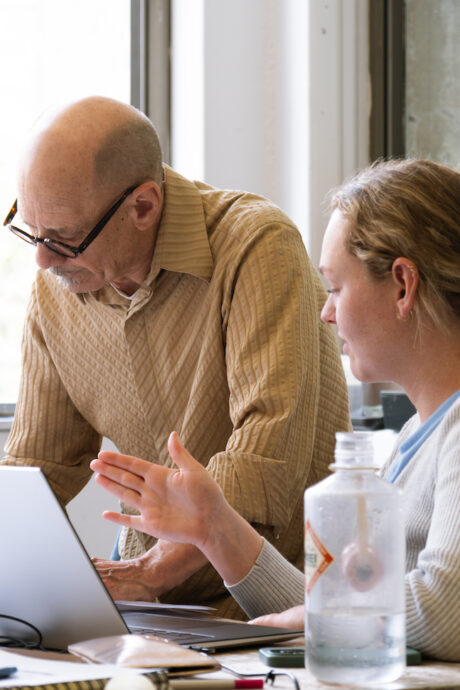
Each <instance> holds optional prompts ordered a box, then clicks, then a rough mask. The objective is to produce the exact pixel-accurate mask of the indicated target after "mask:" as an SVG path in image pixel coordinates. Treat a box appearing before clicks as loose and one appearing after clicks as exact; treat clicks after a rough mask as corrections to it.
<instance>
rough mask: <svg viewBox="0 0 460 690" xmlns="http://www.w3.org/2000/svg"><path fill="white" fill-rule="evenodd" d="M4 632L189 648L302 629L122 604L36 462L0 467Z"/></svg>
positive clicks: (52, 641)
mask: <svg viewBox="0 0 460 690" xmlns="http://www.w3.org/2000/svg"><path fill="white" fill-rule="evenodd" d="M0 548H1V554H2V557H1V567H0V637H8V638H13V639H16V640H21V641H23V640H25V641H27V642H31V643H34V642H38V638H39V634H41V636H42V643H41V644H42V645H43V646H44V647H46V648H49V649H59V650H60V649H67V647H68V645H70V644H73V643H75V642H79V641H83V640H87V639H92V638H96V637H106V636H109V635H123V634H127V633H136V632H142V633H149V634H155V635H159V636H160V637H164V638H167V639H172V640H174V641H176V642H178V643H179V644H181V645H182V646H184V647H190V648H194V649H199V650H206V651H208V652H212V651H214V650H218V649H222V648H232V647H240V646H257V645H259V644H260V645H262V644H263V645H270V644H272V643H274V642H277V641H281V640H286V639H292V638H294V637H298V636H299V634H300V633H299V631H298V630H288V629H285V628H272V627H269V626H259V625H249V624H248V623H242V622H238V621H230V620H227V619H217V618H212V617H211V616H210V615H209V613H208V614H206V613H203V612H202V611H201V610H200V607H197V608H196V609H194V608H193V607H184V609H180V614H178V611H177V607H176V608H174V607H172V608H168V607H165V606H164V605H163V606H160V607H159V609H158V612H154V613H152V612H150V609H147V611H146V610H143V609H142V606H139V605H135V604H133V607H132V608H130V606H128V605H126V602H124V604H123V605H120V608H118V607H117V605H116V602H114V601H113V600H112V598H111V596H110V594H109V592H108V590H107V589H106V587H105V585H104V584H103V582H102V580H101V578H100V577H99V575H98V573H97V571H96V568H95V567H94V565H93V563H92V562H91V559H90V558H89V556H88V554H87V553H86V551H85V548H84V546H83V544H82V543H81V541H80V539H79V538H78V536H77V534H76V532H75V530H74V528H73V527H72V524H71V522H70V521H69V519H68V517H67V513H66V512H65V510H64V509H63V508H62V507H61V505H60V504H59V501H58V500H57V498H56V496H55V494H54V493H53V490H52V489H51V486H50V485H49V483H48V481H47V479H46V477H45V475H44V473H43V472H42V471H41V469H39V468H37V467H14V466H0Z"/></svg>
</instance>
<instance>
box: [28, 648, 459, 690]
mask: <svg viewBox="0 0 460 690" xmlns="http://www.w3.org/2000/svg"><path fill="white" fill-rule="evenodd" d="M303 643H304V640H303V638H296V639H295V640H290V641H289V642H285V643H283V644H282V645H280V646H294V647H299V646H301V645H303ZM16 651H17V652H18V653H20V652H19V650H16ZM22 653H23V654H27V655H29V654H33V655H34V656H38V657H39V658H50V659H55V660H56V659H58V660H60V661H63V660H66V658H67V659H68V660H69V661H76V660H77V659H76V658H75V657H72V656H71V655H56V654H52V653H50V654H48V653H46V652H32V653H31V652H29V653H28V652H22ZM213 658H216V659H217V660H218V661H219V662H220V663H222V664H224V665H225V666H229V667H231V668H232V669H233V670H235V671H238V672H240V673H251V674H255V673H257V674H258V677H261V678H263V677H265V676H266V675H267V673H268V672H269V671H270V670H271V669H270V668H269V667H268V666H266V665H265V664H264V663H263V662H261V661H260V660H259V656H258V650H257V649H248V648H246V649H243V650H240V651H237V650H234V651H232V652H226V653H219V654H216V655H213ZM272 670H273V671H274V672H275V673H280V674H282V673H285V672H288V673H290V674H292V675H293V676H294V677H295V678H296V679H297V681H298V686H299V688H300V690H332V689H334V690H356V687H357V686H355V685H331V684H328V683H321V682H320V681H318V680H316V679H315V678H313V676H312V675H311V674H310V673H309V671H308V670H307V669H304V668H275V669H272ZM236 677H237V676H232V675H230V674H229V672H227V671H226V670H225V669H222V670H220V671H216V672H213V673H206V674H202V675H200V676H199V678H201V679H202V680H203V681H204V683H205V684H206V687H207V688H208V689H210V688H211V689H212V685H210V683H209V681H211V679H222V678H225V679H229V678H232V679H233V678H236ZM194 678H197V676H194ZM265 688H266V690H271V688H273V690H294V688H295V686H294V683H293V681H292V679H290V678H289V677H288V676H286V675H279V676H278V675H277V676H276V677H275V679H274V684H273V685H272V684H271V683H269V682H268V683H266V684H265ZM367 688H368V690H437V689H438V688H444V689H447V688H450V689H457V690H460V663H458V664H451V663H441V662H435V661H433V662H428V661H427V662H423V663H422V664H420V665H419V666H408V667H407V669H406V672H405V674H404V675H403V676H402V677H401V678H400V679H399V680H397V681H395V682H393V683H385V684H380V685H373V686H372V687H371V688H370V686H367Z"/></svg>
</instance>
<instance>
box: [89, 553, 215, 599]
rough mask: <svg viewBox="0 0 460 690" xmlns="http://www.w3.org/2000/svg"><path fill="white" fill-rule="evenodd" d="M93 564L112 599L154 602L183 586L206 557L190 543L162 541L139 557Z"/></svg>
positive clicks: (100, 560) (98, 560) (95, 560)
mask: <svg viewBox="0 0 460 690" xmlns="http://www.w3.org/2000/svg"><path fill="white" fill-rule="evenodd" d="M93 563H94V565H95V566H96V569H97V571H98V573H99V575H100V576H101V577H102V580H103V581H104V584H105V586H106V587H107V589H108V590H109V592H110V594H111V596H112V599H121V600H127V601H154V600H155V599H156V597H158V596H160V594H163V592H167V591H168V590H170V589H172V588H173V587H175V586H176V585H179V584H181V583H182V582H183V581H184V580H185V579H186V578H187V577H190V575H193V573H195V572H196V571H197V570H198V569H199V568H201V566H202V565H204V564H205V563H206V558H205V557H204V556H203V554H202V553H201V552H200V551H199V550H198V549H196V548H195V547H194V546H191V545H190V544H172V543H170V542H165V541H159V542H157V544H156V545H155V546H154V547H153V548H151V549H150V550H149V551H147V552H146V553H145V554H143V555H142V556H140V557H139V558H132V559H131V560H127V561H106V560H103V559H102V558H94V559H93Z"/></svg>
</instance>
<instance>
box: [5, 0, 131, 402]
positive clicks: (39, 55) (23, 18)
mask: <svg viewBox="0 0 460 690" xmlns="http://www.w3.org/2000/svg"><path fill="white" fill-rule="evenodd" d="M130 12H131V3H130V1H129V0H98V2H94V0H79V1H78V2H74V1H73V0H41V1H40V2H36V0H2V2H1V3H0V26H2V28H3V30H2V40H1V41H0V64H1V65H2V70H1V71H0V91H1V93H2V108H1V110H0V147H1V157H0V212H1V214H2V216H1V219H2V222H3V218H4V217H5V216H6V214H7V212H8V210H9V208H10V206H11V204H12V202H13V201H14V199H15V197H16V168H17V163H18V156H19V153H20V149H21V142H22V141H23V139H24V136H25V135H26V134H27V132H28V130H29V129H30V128H31V126H32V125H33V123H34V121H35V120H36V118H37V117H38V116H39V115H40V114H41V113H42V112H43V111H44V110H45V109H46V108H48V107H50V106H53V105H56V104H58V103H61V102H65V101H70V100H75V99H77V98H81V97H84V96H88V95H94V94H100V95H104V96H111V97H113V98H117V99H118V100H120V101H124V102H127V103H128V102H129V101H130V86H131V85H130V31H131V28H130V27H131V19H130ZM34 273H35V262H34V250H33V248H32V247H30V246H28V245H26V244H25V243H23V242H20V241H19V240H18V239H17V238H16V237H14V236H13V235H12V234H11V233H9V232H8V231H7V230H5V229H4V228H3V227H1V231H0V305H1V308H0V403H2V402H13V401H15V400H16V396H17V390H18V385H19V376H20V340H21V331H22V324H23V320H24V314H25V309H26V305H27V300H28V295H29V292H30V286H31V283H32V280H33V277H34Z"/></svg>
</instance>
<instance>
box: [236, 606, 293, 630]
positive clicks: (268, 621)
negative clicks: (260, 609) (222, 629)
mask: <svg viewBox="0 0 460 690" xmlns="http://www.w3.org/2000/svg"><path fill="white" fill-rule="evenodd" d="M249 622H250V623H256V624H257V625H273V626H274V627H277V628H293V629H294V630H296V629H297V630H303V629H304V625H305V607H304V605H303V604H301V605H300V606H293V607H292V608H291V609H286V611H282V612H281V613H270V614H269V615H268V616H259V618H254V619H253V620H252V621H249Z"/></svg>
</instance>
